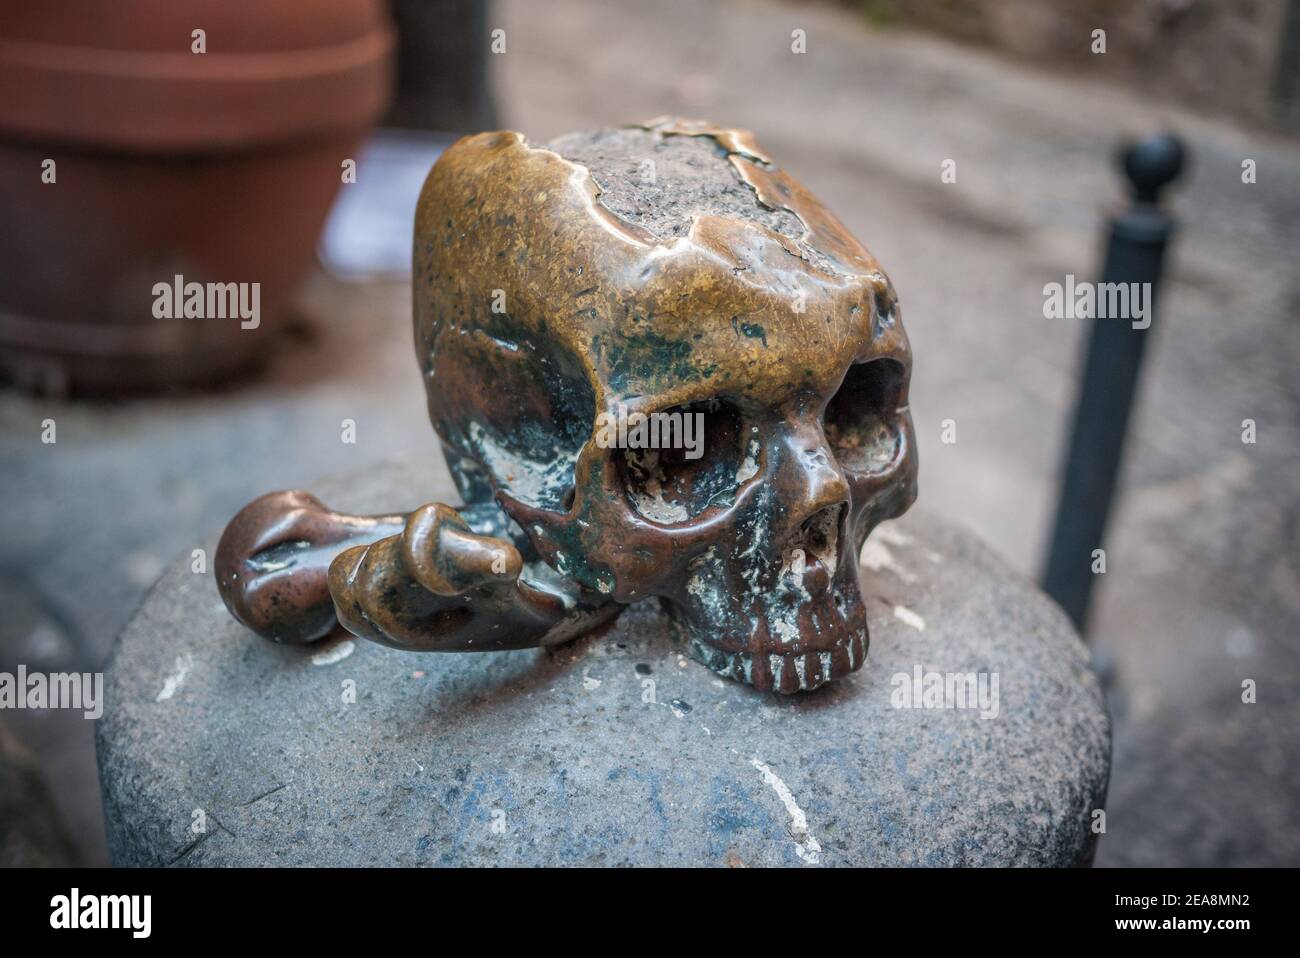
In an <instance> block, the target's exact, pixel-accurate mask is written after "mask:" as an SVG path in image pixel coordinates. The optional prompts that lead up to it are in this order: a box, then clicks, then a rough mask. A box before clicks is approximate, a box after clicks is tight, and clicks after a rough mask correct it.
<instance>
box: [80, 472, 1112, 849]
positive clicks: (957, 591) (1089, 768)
mask: <svg viewBox="0 0 1300 958" xmlns="http://www.w3.org/2000/svg"><path fill="white" fill-rule="evenodd" d="M430 475H432V473H430V472H429V471H428V470H417V469H415V468H414V467H412V466H403V467H400V468H386V469H383V470H379V471H370V472H366V473H363V474H361V475H360V476H354V477H353V478H351V479H346V478H344V479H335V480H332V481H329V482H324V483H320V484H319V485H317V486H316V487H315V488H316V489H317V491H318V492H319V493H320V494H321V496H322V498H324V499H325V501H327V502H329V503H331V504H332V505H337V506H338V507H339V508H343V509H349V510H352V509H355V510H368V509H376V508H380V507H384V508H391V507H406V506H414V505H416V504H418V502H420V501H421V498H420V496H421V493H424V494H425V495H430V496H432V495H445V494H446V491H445V490H441V489H439V488H438V486H439V483H437V482H432V481H431V480H430V479H429V478H428V477H429V476H430ZM863 560H864V570H863V571H864V594H865V595H866V597H867V601H868V609H869V611H868V616H869V624H870V629H871V650H870V655H869V658H868V662H867V665H866V667H865V668H864V669H863V670H862V671H860V672H858V673H856V674H854V675H852V676H850V677H848V678H846V679H845V680H843V681H841V682H836V683H832V684H831V685H830V686H828V687H826V688H824V689H822V690H820V691H818V692H814V693H808V694H804V695H796V696H790V697H785V698H782V697H778V696H775V695H772V694H770V693H760V692H756V691H755V690H754V689H752V688H748V687H746V686H743V685H740V684H737V683H735V682H727V681H723V680H721V679H718V678H717V677H715V676H714V675H713V674H712V673H710V672H709V671H708V670H707V669H705V668H704V667H703V666H701V665H699V664H697V663H695V662H693V661H688V660H687V659H686V658H684V657H683V656H682V655H681V654H679V652H678V650H677V649H676V648H675V647H674V646H673V644H672V642H671V640H670V639H669V638H668V633H667V630H666V629H665V621H664V619H663V618H662V615H661V613H660V612H659V610H658V609H657V608H655V607H653V606H633V607H631V608H630V609H629V610H628V611H627V612H625V613H624V614H623V616H622V617H621V618H620V619H619V620H618V621H617V622H616V623H615V624H614V625H613V626H612V627H611V628H609V629H608V631H607V632H605V633H604V634H603V635H599V636H592V637H588V638H584V639H580V640H578V641H577V642H575V643H573V644H570V645H567V646H563V647H560V648H558V649H552V650H540V649H537V650H526V651H521V652H500V653H482V654H461V655H456V654H447V655H419V654H415V653H404V652H397V651H393V650H390V649H386V648H383V647H381V646H378V645H374V644H371V643H368V642H360V641H358V642H355V643H351V642H346V641H342V642H339V641H334V642H327V643H326V644H325V645H324V646H320V647H313V648H310V649H300V648H290V647H281V646H275V645H272V644H270V643H267V642H265V641H264V640H262V639H259V638H257V637H256V636H254V635H252V634H251V633H249V632H247V631H245V630H244V629H243V628H242V627H241V626H240V625H238V624H237V623H236V622H235V621H234V620H233V619H231V618H230V616H229V615H228V614H227V613H226V611H225V609H224V608H223V607H222V604H221V601H220V599H219V597H218V595H217V591H216V586H215V584H214V582H213V580H212V577H211V576H210V575H198V574H195V573H193V572H191V571H190V567H189V564H188V562H182V563H178V564H176V565H174V566H172V567H171V568H170V569H168V570H167V571H166V572H165V573H164V575H163V576H162V578H161V580H160V581H159V583H158V584H157V585H156V586H155V587H154V589H153V590H152V592H151V593H150V594H149V596H148V598H147V599H146V601H145V602H144V605H143V606H142V607H141V609H140V610H139V612H138V613H137V615H136V616H135V618H134V619H133V620H132V621H131V623H130V624H129V625H128V627H127V628H126V630H125V632H124V633H123V635H122V637H121V638H120V640H119V642H118V645H117V647H116V650H115V652H114V655H113V658H112V660H111V662H110V666H109V672H108V676H107V679H106V681H107V708H106V712H105V716H104V718H103V719H102V720H101V722H100V723H99V728H98V751H99V760H100V770H101V777H102V782H103V788H104V795H105V808H106V812H107V817H108V834H109V848H110V851H111V853H112V857H113V861H114V862H115V863H116V864H119V865H158V864H178V865H192V866H203V865H206V866H215V865H329V864H348V865H421V864H427V865H446V864H458V865H530V864H566V863H573V864H590V865H624V864H636V865H648V864H665V865H669V864H671V865H732V866H738V865H789V866H797V867H808V866H812V865H847V864H853V865H1070V864H1075V863H1079V862H1083V861H1087V860H1088V859H1089V858H1090V856H1091V855H1092V852H1093V842H1092V840H1091V839H1092V832H1091V828H1090V825H1091V822H1092V818H1091V811H1092V810H1093V809H1096V808H1100V807H1102V804H1103V802H1104V796H1105V791H1106V783H1107V775H1108V769H1109V755H1110V723H1109V719H1108V717H1107V714H1106V710H1105V707H1104V705H1103V702H1102V696H1101V692H1100V690H1099V688H1098V684H1097V682H1096V680H1095V678H1094V676H1093V674H1092V672H1091V670H1090V667H1089V665H1088V659H1087V655H1086V653H1085V651H1084V649H1083V647H1082V646H1081V645H1080V643H1079V642H1078V640H1077V639H1076V638H1075V636H1074V634H1073V632H1072V630H1071V629H1070V627H1069V625H1068V624H1067V622H1066V621H1065V619H1064V617H1063V616H1062V614H1061V613H1060V612H1059V610H1057V609H1056V607H1055V606H1054V605H1052V604H1051V603H1050V602H1049V601H1048V600H1047V599H1045V598H1044V597H1043V596H1042V595H1041V594H1040V593H1038V592H1037V590H1036V589H1034V588H1033V587H1032V586H1031V585H1029V584H1028V583H1027V582H1026V581H1025V580H1024V579H1022V578H1021V577H1020V576H1018V575H1016V574H1015V573H1013V572H1011V571H1010V570H1009V569H1008V567H1007V566H1006V565H1005V564H1004V563H1003V562H1002V561H1001V560H1000V559H999V558H997V557H996V556H995V555H994V554H993V553H992V552H991V551H990V550H989V549H988V548H987V547H986V546H984V545H982V544H981V543H980V542H979V541H978V540H977V539H976V538H975V537H973V536H972V535H971V534H969V533H967V532H964V531H961V530H959V529H957V528H956V527H954V526H951V525H949V524H947V523H946V522H944V521H943V520H940V519H938V518H936V517H934V516H931V515H927V514H926V513H924V511H921V512H919V513H914V514H909V515H908V516H907V517H905V518H904V519H902V520H900V521H898V522H895V523H888V524H886V525H884V526H882V527H881V528H880V529H879V530H877V532H876V533H875V534H874V535H873V537H872V539H871V540H870V541H869V543H868V547H867V549H866V551H865V552H864V554H863ZM917 664H919V665H920V666H921V668H922V670H923V671H936V672H986V673H993V672H996V673H998V676H999V679H998V699H997V714H996V716H995V717H989V718H981V717H980V714H979V712H978V711H977V710H972V709H966V710H958V709H900V708H895V707H894V706H893V705H892V704H891V693H892V692H893V691H894V689H895V685H894V684H893V682H892V678H893V676H894V675H896V674H898V673H907V674H908V675H909V676H911V675H912V674H913V671H914V667H915V666H916V665H917ZM347 683H354V687H355V692H356V694H355V701H354V702H345V701H344V693H345V690H346V689H347V688H349V687H351V686H349V685H348V684H347ZM651 690H652V691H653V695H651V694H650V692H651ZM986 704H989V703H987V702H986ZM198 810H202V816H198V815H196V812H197V811H198ZM196 822H200V823H202V824H204V825H206V830H203V831H196V830H195V824H196Z"/></svg>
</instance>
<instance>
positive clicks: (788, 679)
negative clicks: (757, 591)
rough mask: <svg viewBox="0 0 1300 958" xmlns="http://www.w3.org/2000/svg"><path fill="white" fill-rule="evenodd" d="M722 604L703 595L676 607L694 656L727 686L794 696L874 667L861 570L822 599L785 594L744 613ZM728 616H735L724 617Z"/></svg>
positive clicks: (758, 600)
mask: <svg viewBox="0 0 1300 958" xmlns="http://www.w3.org/2000/svg"><path fill="white" fill-rule="evenodd" d="M699 591H700V590H697V593H698V592H699ZM715 598H718V597H715V596H712V595H709V594H708V593H707V592H703V594H692V595H691V596H690V597H689V599H688V600H687V601H669V603H668V605H669V609H670V611H671V613H672V614H673V617H674V621H675V623H676V625H677V627H678V629H679V631H680V633H682V637H683V639H684V645H685V648H686V651H687V654H689V655H690V656H691V658H693V659H695V660H696V661H698V662H700V663H702V664H703V665H705V666H707V667H708V668H710V669H712V670H713V671H714V672H716V673H718V674H719V675H722V676H725V677H726V678H729V679H733V680H735V681H737V682H742V683H744V684H746V685H752V686H754V687H755V688H756V689H759V690H761V691H765V692H766V691H770V692H779V693H781V694H783V695H789V694H793V693H795V692H809V691H812V690H813V689H816V688H820V687H821V686H823V685H825V684H826V683H828V682H831V681H834V680H835V679H840V678H843V677H844V676H846V675H849V674H850V673H852V672H856V671H857V670H858V669H859V668H861V667H862V663H863V662H865V661H866V658H867V649H868V646H869V637H868V633H867V617H866V608H865V606H864V605H863V602H862V593H861V590H860V587H859V584H858V577H857V569H856V563H851V564H850V568H849V569H848V570H847V571H845V572H841V574H838V575H836V577H835V579H834V581H833V582H832V584H831V586H830V587H829V588H827V589H826V590H824V591H822V592H821V593H820V594H818V595H814V596H809V595H808V594H807V593H806V592H804V593H803V594H802V596H793V597H792V596H791V595H790V593H788V592H783V591H782V590H778V591H777V592H776V593H775V594H773V595H772V596H771V597H767V596H763V597H757V596H756V597H753V598H751V599H750V601H749V603H748V605H747V606H745V607H741V608H737V607H736V606H734V605H732V606H723V605H721V604H720V603H719V602H717V601H715ZM792 598H793V601H791V599H792ZM722 608H728V609H729V612H730V614H726V613H724V614H722V615H719V614H718V613H719V611H720V609H722Z"/></svg>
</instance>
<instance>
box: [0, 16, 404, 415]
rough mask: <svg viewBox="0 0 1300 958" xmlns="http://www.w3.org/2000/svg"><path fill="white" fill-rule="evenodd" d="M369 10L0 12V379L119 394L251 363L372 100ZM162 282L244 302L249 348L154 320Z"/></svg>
mask: <svg viewBox="0 0 1300 958" xmlns="http://www.w3.org/2000/svg"><path fill="white" fill-rule="evenodd" d="M385 9H386V8H385V5H384V4H383V3H382V2H381V0H277V2H275V3H266V2H264V0H192V2H189V3H186V4H163V3H157V2H156V0H114V2H113V3H111V4H105V3H103V2H102V0H62V2H60V3H57V4H33V3H31V2H30V0H0V223H2V224H3V229H0V366H3V368H4V369H5V370H6V371H7V372H8V373H9V375H10V376H11V377H12V378H14V379H15V380H17V381H19V382H20V383H27V384H30V385H37V386H39V385H41V384H42V383H44V384H46V385H48V386H50V387H51V388H55V389H58V388H64V387H70V388H71V389H73V390H77V391H82V392H120V391H124V390H129V389H139V388H156V387H160V386H165V385H194V384H200V383H207V382H212V381H215V380H217V379H221V378H224V377H227V376H230V375H233V374H236V373H239V372H242V371H245V370H247V369H248V368H250V367H251V366H252V365H254V364H255V363H256V362H257V361H258V360H259V359H262V358H264V357H265V354H266V352H267V350H268V348H269V345H270V338H271V336H272V334H273V330H274V327H275V322H274V317H275V314H276V312H277V310H278V309H280V308H282V307H283V305H284V304H285V301H286V299H287V297H288V295H289V294H290V293H291V292H292V290H293V287H294V285H295V284H296V282H297V281H298V280H299V279H301V277H302V275H303V273H304V272H305V270H306V269H307V267H308V265H309V263H310V261H311V257H312V254H313V249H314V244H315V239H316V236H317V234H318V232H319V231H320V228H321V225H322V223H323V222H324V219H325V216H326V214H327V212H328V211H329V206H330V203H331V201H332V199H333V197H334V195H335V191H336V190H338V189H339V187H340V186H341V184H342V172H343V165H342V164H343V162H344V160H345V159H348V158H355V156H356V152H355V150H356V147H357V145H358V143H359V140H360V138H361V137H362V135H363V134H364V132H365V131H366V129H367V127H368V126H369V125H370V124H371V123H372V122H373V121H374V120H375V119H376V118H377V117H378V116H380V115H381V114H382V112H383V110H384V108H385V106H386V104H387V102H388V99H389V96H390V94H391V69H390V54H391V49H392V44H393V38H392V30H391V27H390V25H389V23H388V20H387V17H386V12H385ZM195 30H202V31H204V34H203V41H204V45H205V47H206V52H195V46H196V40H195V35H194V31H195ZM46 161H53V164H52V166H51V164H50V163H47V162H46ZM51 169H52V171H53V182H45V180H46V179H49V178H50V170H51ZM178 275H179V276H182V277H183V282H184V283H187V284H188V283H198V284H218V283H220V284H227V283H236V284H248V286H247V287H245V288H244V291H245V292H247V291H248V290H250V289H251V288H252V284H254V283H256V284H259V285H258V287H257V301H258V304H259V306H260V312H259V315H258V323H257V326H256V328H251V327H252V326H253V322H252V321H251V320H248V319H244V320H241V318H240V317H239V316H238V315H235V316H228V317H227V318H225V319H222V318H218V317H215V316H212V315H207V314H206V313H205V314H204V315H203V317H202V318H200V317H196V316H191V317H190V318H183V317H182V318H165V314H166V310H165V309H161V308H159V305H158V303H159V295H160V290H161V286H160V285H159V284H168V285H174V283H175V277H176V276H178ZM219 298H220V297H219ZM250 298H251V297H250ZM216 312H219V310H216ZM160 313H161V314H163V317H164V318H160V316H159V314H160Z"/></svg>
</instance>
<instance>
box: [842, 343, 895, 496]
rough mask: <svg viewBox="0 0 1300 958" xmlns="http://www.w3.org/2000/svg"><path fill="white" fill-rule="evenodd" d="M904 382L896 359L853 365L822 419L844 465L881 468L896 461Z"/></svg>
mask: <svg viewBox="0 0 1300 958" xmlns="http://www.w3.org/2000/svg"><path fill="white" fill-rule="evenodd" d="M905 380H906V370H905V369H904V368H903V364H902V363H900V362H898V361H897V360H894V359H872V360H868V361H867V362H863V363H855V364H854V365H852V366H850V367H849V371H848V373H847V374H846V375H845V376H844V382H843V383H841V384H840V388H839V390H838V391H837V392H836V393H835V395H834V396H833V397H832V398H831V401H830V402H829V403H828V404H827V405H826V413H825V416H824V419H823V423H824V429H825V432H826V440H827V442H829V443H830V445H831V448H832V449H833V450H834V451H835V456H836V458H838V459H839V461H840V465H841V466H843V467H844V468H845V469H847V470H849V471H850V472H860V473H873V472H880V471H882V470H884V469H885V468H886V467H887V466H888V465H889V464H890V463H891V462H893V461H894V459H895V458H896V456H897V454H898V444H899V442H900V441H901V437H900V435H899V431H898V427H897V415H898V405H899V403H900V401H901V400H902V397H903V385H904V382H905Z"/></svg>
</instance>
